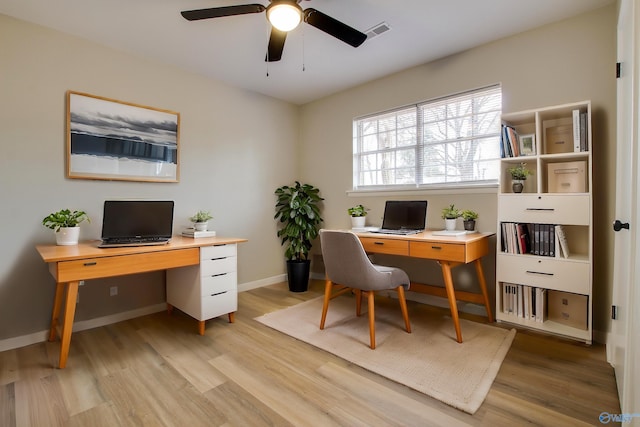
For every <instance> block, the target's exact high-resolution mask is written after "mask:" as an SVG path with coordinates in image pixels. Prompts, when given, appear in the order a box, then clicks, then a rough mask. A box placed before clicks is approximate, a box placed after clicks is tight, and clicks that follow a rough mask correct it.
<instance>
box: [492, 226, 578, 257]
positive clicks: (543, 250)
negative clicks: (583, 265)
mask: <svg viewBox="0 0 640 427" xmlns="http://www.w3.org/2000/svg"><path fill="white" fill-rule="evenodd" d="M500 225H501V231H502V233H501V249H502V252H504V253H508V254H532V255H539V256H548V257H556V256H563V257H564V258H568V257H569V247H568V244H567V239H566V236H565V234H564V230H563V229H562V226H560V225H556V224H537V223H519V222H503V223H501V224H500ZM558 229H559V231H558ZM563 249H564V250H563Z"/></svg>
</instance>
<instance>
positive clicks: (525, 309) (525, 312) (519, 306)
mask: <svg viewBox="0 0 640 427" xmlns="http://www.w3.org/2000/svg"><path fill="white" fill-rule="evenodd" d="M502 312H503V313H505V314H508V315H510V316H515V317H518V318H520V319H524V320H531V321H534V322H544V321H545V320H547V290H546V289H544V288H536V287H533V286H527V285H518V284H514V283H503V284H502Z"/></svg>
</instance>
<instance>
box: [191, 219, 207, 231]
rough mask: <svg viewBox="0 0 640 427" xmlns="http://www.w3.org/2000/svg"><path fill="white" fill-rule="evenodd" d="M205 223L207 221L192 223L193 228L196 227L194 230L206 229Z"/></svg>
mask: <svg viewBox="0 0 640 427" xmlns="http://www.w3.org/2000/svg"><path fill="white" fill-rule="evenodd" d="M207 224H208V222H207V221H205V222H194V223H193V228H195V229H196V231H207Z"/></svg>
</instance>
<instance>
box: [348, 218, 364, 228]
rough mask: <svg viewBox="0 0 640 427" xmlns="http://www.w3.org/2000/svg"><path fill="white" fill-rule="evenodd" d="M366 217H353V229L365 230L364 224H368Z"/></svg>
mask: <svg viewBox="0 0 640 427" xmlns="http://www.w3.org/2000/svg"><path fill="white" fill-rule="evenodd" d="M366 219H367V217H366V216H352V217H351V228H364V224H365V222H366Z"/></svg>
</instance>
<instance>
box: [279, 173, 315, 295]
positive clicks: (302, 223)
mask: <svg viewBox="0 0 640 427" xmlns="http://www.w3.org/2000/svg"><path fill="white" fill-rule="evenodd" d="M319 193H320V190H318V189H317V188H315V187H314V186H312V185H309V184H300V183H299V182H298V181H296V183H295V185H294V186H292V187H290V186H288V185H283V186H282V187H279V188H278V189H276V191H275V194H276V196H277V197H278V201H277V203H276V214H275V216H274V219H277V220H278V237H280V239H281V244H282V246H285V248H286V249H285V258H286V259H287V279H288V282H289V290H290V291H292V292H305V291H306V290H307V289H308V286H309V269H310V266H311V261H310V260H309V258H308V257H309V250H310V249H311V242H312V241H313V240H314V239H315V238H316V237H318V231H319V229H320V223H321V222H322V217H320V208H319V206H318V204H319V203H320V201H321V200H324V199H323V198H322V197H320V194H319Z"/></svg>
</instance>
